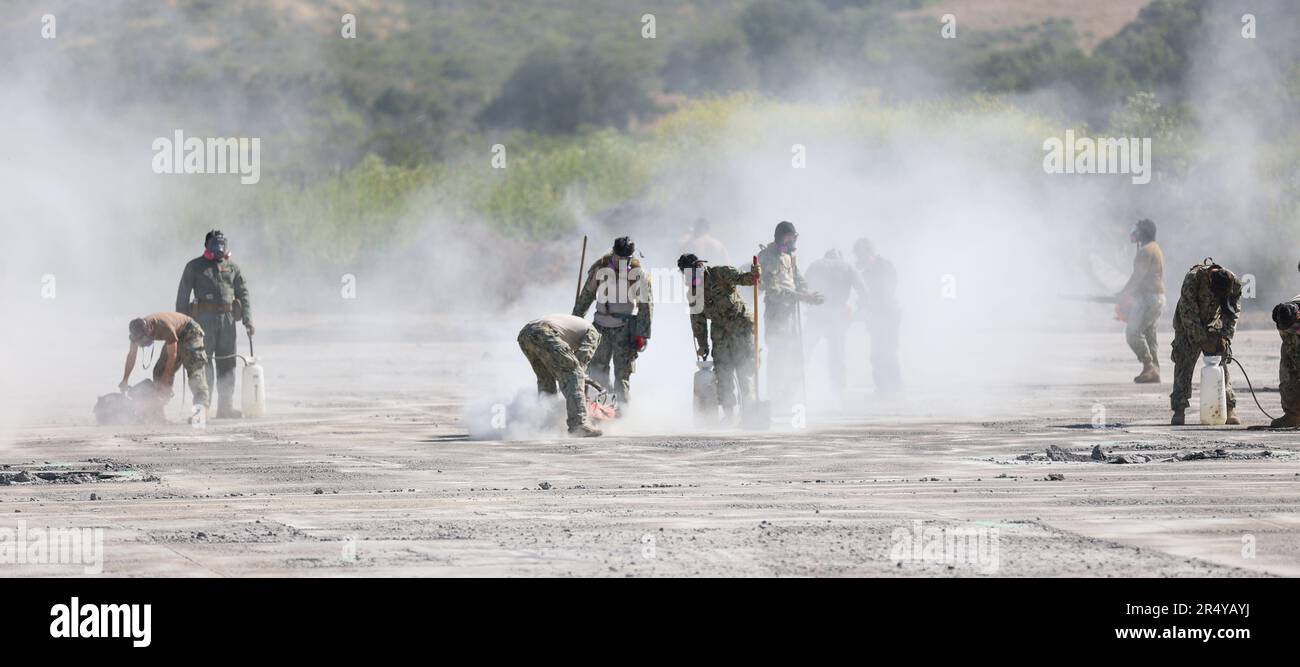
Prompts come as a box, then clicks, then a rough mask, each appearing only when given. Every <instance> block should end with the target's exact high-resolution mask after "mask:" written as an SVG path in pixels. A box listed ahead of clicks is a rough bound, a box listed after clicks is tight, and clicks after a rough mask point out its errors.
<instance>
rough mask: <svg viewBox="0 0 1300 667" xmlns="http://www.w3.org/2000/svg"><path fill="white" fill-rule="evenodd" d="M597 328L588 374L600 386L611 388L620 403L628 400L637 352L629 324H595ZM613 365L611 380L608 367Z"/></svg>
mask: <svg viewBox="0 0 1300 667" xmlns="http://www.w3.org/2000/svg"><path fill="white" fill-rule="evenodd" d="M595 327H596V331H599V332H600V345H599V346H598V347H597V348H596V354H595V356H593V357H592V359H591V366H589V367H588V368H587V375H588V376H589V377H591V379H593V380H595V381H596V382H599V383H600V385H601V386H602V387H605V388H606V389H610V390H613V392H614V395H615V396H617V397H618V401H619V402H620V403H627V401H628V398H629V396H630V394H631V391H632V373H633V372H635V371H636V358H637V355H638V354H639V353H638V352H637V350H636V348H634V347H632V325H631V323H628V324H624V325H623V326H621V327H603V326H600V325H599V324H597V325H595ZM611 363H612V364H613V366H614V378H613V381H612V382H611V381H610V377H609V367H610V365H611Z"/></svg>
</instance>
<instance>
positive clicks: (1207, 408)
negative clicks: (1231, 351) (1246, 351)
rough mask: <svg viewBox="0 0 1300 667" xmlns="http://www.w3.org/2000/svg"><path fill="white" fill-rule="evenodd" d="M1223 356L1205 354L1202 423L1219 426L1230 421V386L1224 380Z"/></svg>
mask: <svg viewBox="0 0 1300 667" xmlns="http://www.w3.org/2000/svg"><path fill="white" fill-rule="evenodd" d="M1222 361H1223V357H1219V356H1210V355H1206V356H1205V366H1203V367H1201V423H1202V424H1206V425H1212V426H1217V425H1220V424H1226V423H1227V422H1228V393H1227V391H1228V388H1227V386H1226V384H1225V383H1224V381H1223V367H1222V366H1220V365H1219V364H1220V363H1222Z"/></svg>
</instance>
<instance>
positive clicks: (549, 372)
mask: <svg viewBox="0 0 1300 667" xmlns="http://www.w3.org/2000/svg"><path fill="white" fill-rule="evenodd" d="M599 344H600V334H599V333H597V332H596V331H594V330H593V331H589V332H587V336H586V337H585V338H583V340H582V343H581V344H579V345H578V349H576V350H574V349H572V348H570V347H569V344H568V343H566V342H564V337H563V336H561V335H560V333H559V332H558V331H556V330H555V328H554V327H552V326H550V325H549V324H546V323H544V322H529V323H528V324H527V325H525V326H524V328H523V329H521V330H520V331H519V349H520V350H522V351H523V353H524V356H525V357H527V358H528V363H529V364H531V365H532V367H533V374H534V375H536V376H537V391H538V392H539V393H543V394H554V393H556V387H557V386H558V387H559V393H560V394H562V395H563V396H564V404H565V409H566V410H567V412H568V418H567V425H568V427H569V429H570V430H572V429H575V428H577V427H579V426H582V425H583V424H586V425H590V424H591V421H590V418H589V417H588V416H587V401H586V399H585V397H584V396H585V392H584V391H583V390H584V389H585V387H586V385H585V383H584V382H583V377H584V374H585V372H586V370H587V364H588V363H590V362H591V357H592V355H593V354H595V352H596V347H597V346H598V345H599Z"/></svg>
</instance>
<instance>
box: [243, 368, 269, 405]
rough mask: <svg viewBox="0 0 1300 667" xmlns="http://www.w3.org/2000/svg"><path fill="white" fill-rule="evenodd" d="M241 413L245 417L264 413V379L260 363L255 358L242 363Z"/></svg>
mask: <svg viewBox="0 0 1300 667" xmlns="http://www.w3.org/2000/svg"><path fill="white" fill-rule="evenodd" d="M243 379H244V396H243V405H242V406H241V408H242V409H243V413H244V416H245V417H261V416H262V415H264V414H266V380H265V379H264V377H263V374H262V365H261V364H259V363H257V359H256V358H252V359H249V360H247V361H246V362H245V363H244V378H243Z"/></svg>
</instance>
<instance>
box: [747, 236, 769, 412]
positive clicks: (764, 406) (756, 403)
mask: <svg viewBox="0 0 1300 667" xmlns="http://www.w3.org/2000/svg"><path fill="white" fill-rule="evenodd" d="M753 266H758V255H754V263H753ZM758 283H759V281H758V280H755V281H754V399H753V400H752V401H750V404H749V405H744V402H743V401H742V402H741V413H740V418H741V423H742V425H743V426H745V427H746V428H763V429H766V428H771V427H772V405H771V404H770V403H768V402H767V401H762V400H759V398H758V397H759V396H760V395H761V393H760V392H759V390H758V389H759V377H760V374H759V372H758V369H759V366H761V365H762V361H763V360H762V355H761V353H760V351H759V350H760V348H759V345H758Z"/></svg>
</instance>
